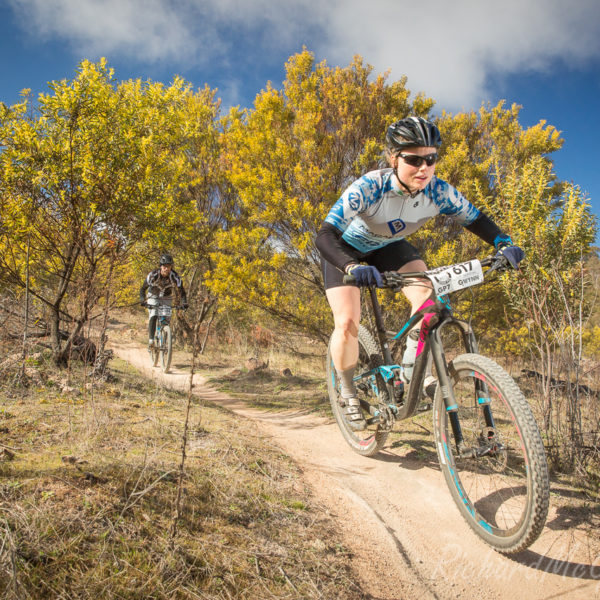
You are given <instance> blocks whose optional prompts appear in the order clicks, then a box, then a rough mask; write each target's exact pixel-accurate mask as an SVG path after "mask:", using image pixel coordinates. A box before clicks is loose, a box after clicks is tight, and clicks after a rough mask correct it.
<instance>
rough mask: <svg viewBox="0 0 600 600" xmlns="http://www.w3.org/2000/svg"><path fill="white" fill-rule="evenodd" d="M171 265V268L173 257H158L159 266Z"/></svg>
mask: <svg viewBox="0 0 600 600" xmlns="http://www.w3.org/2000/svg"><path fill="white" fill-rule="evenodd" d="M163 265H171V266H173V257H172V256H171V255H170V254H163V255H162V256H161V257H160V266H161V267H162V266H163Z"/></svg>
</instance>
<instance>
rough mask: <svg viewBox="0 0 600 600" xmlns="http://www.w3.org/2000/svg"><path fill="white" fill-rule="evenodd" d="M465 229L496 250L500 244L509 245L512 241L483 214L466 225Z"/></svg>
mask: <svg viewBox="0 0 600 600" xmlns="http://www.w3.org/2000/svg"><path fill="white" fill-rule="evenodd" d="M465 229H468V230H469V231H470V232H471V233H474V234H475V235H476V236H477V237H480V238H481V239H482V240H483V241H484V242H487V243H488V244H490V246H494V248H497V247H498V246H499V245H501V244H503V243H504V244H507V243H508V244H510V243H512V240H511V239H510V236H509V235H507V234H506V233H503V232H502V230H501V229H500V228H499V227H498V225H496V223H494V221H492V220H491V219H490V218H489V217H488V216H487V215H486V214H485V213H480V215H479V216H478V217H477V218H476V219H475V220H474V221H473V222H472V223H471V224H470V225H466V226H465Z"/></svg>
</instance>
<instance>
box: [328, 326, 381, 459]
mask: <svg viewBox="0 0 600 600" xmlns="http://www.w3.org/2000/svg"><path fill="white" fill-rule="evenodd" d="M358 348H359V356H358V366H357V367H356V373H357V374H359V373H362V372H364V371H367V370H368V369H369V367H370V366H371V365H373V364H382V358H381V356H380V352H379V348H378V346H377V344H376V343H375V340H374V339H373V336H372V335H371V334H370V333H369V331H368V330H367V329H366V328H365V327H363V326H362V325H360V326H359V328H358ZM371 378H372V381H368V380H363V381H360V382H357V390H356V391H357V396H358V399H359V400H360V402H361V408H362V411H363V415H364V417H365V418H366V419H367V420H368V419H369V418H370V417H371V415H370V414H369V413H368V412H367V407H368V406H369V405H373V406H377V404H378V403H379V402H384V398H383V397H381V396H382V395H383V396H385V397H386V398H387V396H386V394H387V391H386V390H384V389H383V388H384V386H383V382H382V381H379V382H376V381H375V376H374V375H373V376H371ZM379 379H381V378H379ZM339 389H340V384H339V381H338V377H337V373H336V370H335V367H334V366H333V360H332V358H331V342H330V343H329V348H327V391H328V393H329V402H330V403H331V409H332V411H333V416H334V417H335V420H336V421H337V424H338V427H339V428H340V431H341V432H342V435H343V436H344V439H345V440H346V441H347V442H348V444H349V445H350V447H351V448H352V450H354V451H355V452H357V453H358V454H361V455H362V456H373V454H376V453H377V452H379V450H380V449H381V447H382V446H383V445H384V444H385V441H386V439H387V436H388V433H389V431H387V430H385V429H383V428H382V426H381V425H380V424H379V423H373V424H369V425H368V426H367V428H366V429H365V430H364V431H354V430H353V429H352V428H351V427H350V426H349V425H348V423H347V422H346V418H345V417H344V414H343V412H342V408H343V407H342V400H341V396H340V393H339ZM367 422H368V421H367Z"/></svg>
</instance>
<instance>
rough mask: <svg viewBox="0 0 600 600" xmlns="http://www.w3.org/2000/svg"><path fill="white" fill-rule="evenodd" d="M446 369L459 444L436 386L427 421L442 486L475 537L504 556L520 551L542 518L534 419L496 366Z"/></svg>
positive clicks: (478, 361)
mask: <svg viewBox="0 0 600 600" xmlns="http://www.w3.org/2000/svg"><path fill="white" fill-rule="evenodd" d="M448 367H449V371H450V375H451V377H452V385H453V389H454V395H455V400H456V408H457V411H458V412H457V414H458V419H459V423H460V428H461V430H462V435H463V438H464V443H463V444H461V446H460V447H459V448H457V447H456V443H455V439H454V435H453V430H452V427H451V418H450V415H451V412H450V411H448V410H447V409H446V406H445V403H444V400H443V398H442V394H441V388H440V387H438V390H437V392H436V395H435V400H434V413H433V418H434V429H435V437H436V446H437V451H438V457H439V460H440V466H441V469H442V472H443V473H444V477H445V478H446V483H447V484H448V487H449V488H450V492H451V494H452V497H453V499H454V502H455V503H456V505H457V506H458V508H459V510H460V512H461V514H462V515H463V517H464V518H465V519H466V521H467V523H468V524H469V526H470V527H471V528H472V529H473V530H474V531H475V533H476V534H477V535H478V536H479V537H481V538H482V539H483V540H485V541H486V542H487V543H488V544H489V545H490V546H492V547H493V548H495V549H496V550H498V551H500V552H503V553H505V554H514V553H516V552H520V551H521V550H524V549H525V548H527V547H528V546H529V545H531V544H532V543H533V542H534V541H535V539H536V538H537V537H538V536H539V534H540V533H541V531H542V529H543V527H544V524H545V522H546V517H547V514H548V502H549V483H548V467H547V463H546V455H545V452H544V445H543V443H542V439H541V436H540V433H539V430H538V427H537V424H536V422H535V419H534V416H533V414H532V412H531V409H530V407H529V404H528V403H527V400H526V399H525V397H524V396H523V394H522V392H521V390H519V388H518V386H517V384H516V383H515V381H514V380H513V379H512V377H511V376H510V375H509V374H508V373H506V371H504V369H502V367H500V366H499V365H498V364H496V363H495V362H494V361H492V360H490V359H488V358H485V357H483V356H480V355H478V354H463V355H461V356H458V357H457V358H455V359H454V360H453V361H452V362H451V363H450V364H449V365H448ZM490 415H491V417H490Z"/></svg>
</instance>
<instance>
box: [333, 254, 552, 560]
mask: <svg viewBox="0 0 600 600" xmlns="http://www.w3.org/2000/svg"><path fill="white" fill-rule="evenodd" d="M507 267H508V263H507V262H506V259H505V258H504V257H499V258H486V259H483V260H481V261H479V260H471V261H467V262H464V263H460V264H455V265H450V266H448V267H441V268H438V269H434V270H431V271H423V272H415V273H396V272H386V273H383V274H382V276H383V279H384V282H385V287H386V288H388V289H391V290H394V291H396V292H398V291H400V290H401V288H403V287H405V286H407V285H423V280H425V279H427V280H429V281H430V282H431V284H432V286H433V291H432V294H431V296H430V298H429V300H427V301H426V302H425V304H424V305H423V306H422V307H421V308H420V309H419V311H418V312H417V313H415V314H414V315H413V316H412V317H411V318H410V319H409V320H408V321H407V322H406V323H405V325H404V326H403V327H402V328H401V329H400V331H399V332H398V333H393V332H388V331H387V330H386V328H385V325H384V320H383V316H382V310H381V306H380V304H379V301H378V298H377V292H376V290H375V288H372V287H371V288H368V297H369V298H370V302H369V304H370V308H371V313H372V315H373V320H374V328H375V329H376V331H375V332H374V333H372V332H371V331H369V329H368V328H366V327H365V326H364V325H362V324H361V325H360V326H359V330H358V342H359V364H358V367H357V372H356V375H355V377H354V381H355V385H356V389H357V395H358V398H359V400H360V408H361V410H362V411H363V414H364V416H365V418H366V422H367V427H366V429H365V430H364V431H355V430H353V429H352V428H350V426H349V425H348V424H347V422H346V420H345V418H344V415H343V413H342V408H343V406H344V401H343V399H342V398H341V396H340V394H339V382H338V380H337V374H336V371H335V368H334V366H333V361H332V359H331V352H330V350H328V354H327V386H328V392H329V399H330V402H331V407H332V410H333V414H334V416H335V419H336V421H337V424H338V426H339V428H340V430H341V432H342V435H343V436H344V438H345V440H346V441H347V442H348V444H349V445H350V447H351V448H352V449H353V450H354V451H356V452H357V453H359V454H361V455H363V456H372V455H374V454H376V453H377V452H378V451H379V450H380V449H381V447H382V446H383V444H384V443H385V441H386V439H387V437H388V434H389V433H390V431H391V430H392V428H393V426H394V423H395V422H396V421H401V420H403V419H408V418H409V417H412V416H413V415H415V414H416V413H417V412H418V410H419V407H420V406H421V400H422V394H423V392H422V389H423V382H424V378H425V372H426V365H427V361H428V357H429V355H431V357H432V359H433V364H434V366H435V370H436V374H437V379H438V385H437V388H436V391H435V395H434V399H433V407H432V408H433V429H434V438H435V446H436V450H437V455H438V460H439V464H440V468H441V470H442V472H443V474H444V478H445V481H446V483H447V485H448V487H449V489H450V493H451V496H452V498H453V500H454V502H455V503H456V505H457V506H458V509H459V511H460V513H461V514H462V516H463V517H464V518H465V520H466V521H467V523H468V524H469V526H470V527H471V529H473V531H474V532H475V533H476V534H477V535H478V536H479V537H480V538H482V539H483V540H484V541H485V542H486V543H488V544H489V545H490V546H492V547H493V548H494V549H496V550H498V551H499V552H501V553H504V554H514V553H516V552H520V551H521V550H523V549H525V548H527V547H528V546H529V545H531V544H532V543H533V542H534V541H535V539H537V537H538V536H539V534H540V533H541V531H542V529H543V527H544V524H545V522H546V517H547V514H548V504H549V481H548V467H547V462H546V455H545V451H544V445H543V443H542V439H541V436H540V432H539V429H538V427H537V424H536V421H535V418H534V416H533V413H532V412H531V409H530V407H529V404H528V403H527V400H526V399H525V397H524V396H523V393H522V392H521V390H520V389H519V388H518V386H517V384H516V383H515V381H514V380H513V378H512V377H511V376H510V375H509V374H508V373H507V372H506V371H505V370H504V369H503V368H502V367H500V365H498V364H497V363H496V362H494V361H493V360H491V359H489V358H487V357H485V356H482V355H480V354H479V352H478V347H477V340H476V338H475V335H474V333H473V329H472V327H471V325H470V323H467V322H465V321H462V320H459V319H458V318H455V317H454V316H453V313H452V308H451V306H450V303H449V299H448V296H449V294H452V293H454V292H457V291H459V290H463V289H466V288H467V287H471V286H474V285H479V284H481V283H483V282H484V280H485V279H486V278H487V277H488V276H489V275H490V274H491V273H493V272H495V271H496V272H497V271H502V270H504V269H506V268H507ZM352 280H353V278H352V277H351V276H346V277H345V278H344V283H352ZM421 318H422V319H423V320H422V323H421V329H420V335H419V340H418V345H417V355H416V359H415V363H414V369H413V374H412V378H411V381H410V384H409V385H408V386H405V384H404V381H403V378H402V367H401V366H400V365H398V364H396V362H395V361H394V360H393V358H392V351H391V349H390V344H392V346H393V345H394V344H401V343H402V342H403V341H404V340H405V338H406V336H407V335H408V332H409V331H410V330H411V328H412V327H413V326H414V325H415V324H416V323H417V322H418V321H419V320H420V319H421ZM445 328H450V329H449V330H448V331H452V330H453V329H454V330H457V331H458V333H459V338H460V339H462V343H463V344H464V348H465V350H466V353H464V354H460V355H459V356H456V358H454V359H452V360H451V361H447V359H446V355H445V352H444V344H443V341H442V336H441V334H442V331H443V330H444V329H445Z"/></svg>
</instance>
